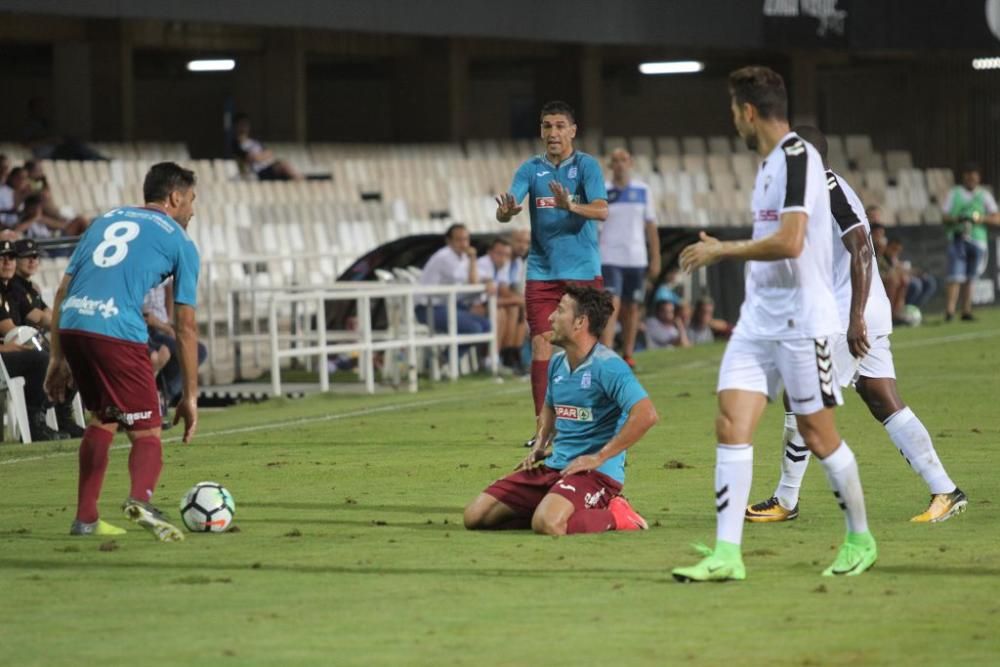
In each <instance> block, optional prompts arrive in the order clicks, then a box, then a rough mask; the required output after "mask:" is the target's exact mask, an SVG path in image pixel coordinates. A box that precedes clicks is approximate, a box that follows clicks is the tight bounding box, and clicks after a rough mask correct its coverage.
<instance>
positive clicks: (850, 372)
mask: <svg viewBox="0 0 1000 667" xmlns="http://www.w3.org/2000/svg"><path fill="white" fill-rule="evenodd" d="M869 342H870V343H871V348H870V349H869V350H868V354H866V355H865V356H864V357H862V358H861V359H856V358H855V357H854V355H852V354H851V348H850V347H848V345H847V336H845V335H843V334H841V335H839V336H837V337H836V339H835V340H834V343H833V366H834V368H836V369H837V379H838V380H839V381H840V386H841V387H853V386H854V384H855V383H856V382H857V381H858V378H859V377H866V378H876V379H877V378H891V379H893V380H895V379H896V367H895V365H894V364H893V363H892V350H890V349H889V336H876V337H875V338H874V339H872V340H871V341H869Z"/></svg>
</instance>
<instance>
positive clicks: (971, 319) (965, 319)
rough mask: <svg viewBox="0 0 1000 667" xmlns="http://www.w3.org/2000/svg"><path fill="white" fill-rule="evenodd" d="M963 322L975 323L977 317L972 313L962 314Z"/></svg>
mask: <svg viewBox="0 0 1000 667" xmlns="http://www.w3.org/2000/svg"><path fill="white" fill-rule="evenodd" d="M962 321H963V322H975V321H976V316H975V315H973V314H972V313H962Z"/></svg>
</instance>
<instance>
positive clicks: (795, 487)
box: [774, 412, 809, 510]
mask: <svg viewBox="0 0 1000 667" xmlns="http://www.w3.org/2000/svg"><path fill="white" fill-rule="evenodd" d="M784 443H785V451H784V453H783V454H782V457H781V480H780V481H779V482H778V488H777V490H776V491H775V492H774V495H775V497H777V499H778V502H779V503H781V506H782V507H784V508H785V509H786V510H791V509H795V506H796V505H798V504H799V488H800V487H801V486H802V478H803V477H805V474H806V468H808V467H809V448H808V447H806V441H805V440H803V439H802V435H801V434H800V433H799V427H798V424H797V423H796V421H795V414H794V413H792V412H786V413H785V435H784Z"/></svg>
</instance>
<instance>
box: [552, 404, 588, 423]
mask: <svg viewBox="0 0 1000 667" xmlns="http://www.w3.org/2000/svg"><path fill="white" fill-rule="evenodd" d="M556 419H568V420H570V421H575V422H592V421H594V411H593V410H591V409H590V408H583V407H578V406H576V405H557V406H556Z"/></svg>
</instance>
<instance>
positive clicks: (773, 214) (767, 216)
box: [753, 209, 779, 222]
mask: <svg viewBox="0 0 1000 667" xmlns="http://www.w3.org/2000/svg"><path fill="white" fill-rule="evenodd" d="M778 218H779V216H778V212H777V211H775V210H773V209H763V210H760V211H756V212H755V213H754V218H753V219H754V222H777V221H778Z"/></svg>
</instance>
